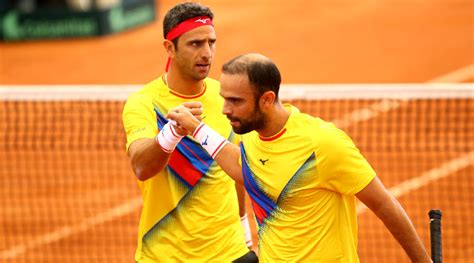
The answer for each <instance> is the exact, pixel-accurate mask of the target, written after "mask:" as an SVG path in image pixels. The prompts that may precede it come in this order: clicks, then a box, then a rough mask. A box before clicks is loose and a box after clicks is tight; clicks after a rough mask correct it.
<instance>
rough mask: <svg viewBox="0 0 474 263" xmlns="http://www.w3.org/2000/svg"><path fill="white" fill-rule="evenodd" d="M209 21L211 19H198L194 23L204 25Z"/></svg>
mask: <svg viewBox="0 0 474 263" xmlns="http://www.w3.org/2000/svg"><path fill="white" fill-rule="evenodd" d="M207 20H211V19H209V18H199V19H196V21H194V22H201V23H203V24H206V23H207Z"/></svg>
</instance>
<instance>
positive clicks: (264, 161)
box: [259, 159, 270, 165]
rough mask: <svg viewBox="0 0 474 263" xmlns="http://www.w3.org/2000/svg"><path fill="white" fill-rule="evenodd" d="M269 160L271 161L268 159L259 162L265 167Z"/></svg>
mask: <svg viewBox="0 0 474 263" xmlns="http://www.w3.org/2000/svg"><path fill="white" fill-rule="evenodd" d="M268 160H270V159H266V160H263V159H259V161H260V162H261V163H262V164H263V165H265V163H266V162H267V161H268Z"/></svg>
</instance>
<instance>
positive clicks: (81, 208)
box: [0, 0, 474, 262]
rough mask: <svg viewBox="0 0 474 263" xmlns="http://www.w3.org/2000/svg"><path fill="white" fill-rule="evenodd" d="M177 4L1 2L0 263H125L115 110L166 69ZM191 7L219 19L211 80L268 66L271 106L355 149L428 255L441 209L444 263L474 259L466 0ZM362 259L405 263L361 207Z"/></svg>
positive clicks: (133, 197) (223, 1)
mask: <svg viewBox="0 0 474 263" xmlns="http://www.w3.org/2000/svg"><path fill="white" fill-rule="evenodd" d="M179 2H181V1H154V0H62V1H61V0H50V1H47V0H42V1H41V0H17V1H9V0H6V1H5V0H3V1H1V2H0V18H1V20H0V36H1V38H2V41H1V42H0V261H1V262H58V261H60V262H131V261H133V254H134V250H135V246H136V236H137V229H138V220H139V213H140V208H141V198H140V194H139V191H138V188H137V186H136V181H135V177H134V175H133V173H132V171H131V168H130V165H129V161H128V158H127V156H126V154H125V146H124V144H125V136H124V132H123V128H122V122H121V111H122V107H123V103H124V101H125V99H126V97H127V95H128V94H129V93H130V92H131V91H133V90H136V89H138V88H140V87H141V85H143V84H145V83H147V82H149V81H151V80H153V79H155V78H157V77H159V76H160V75H161V74H162V73H163V72H164V68H165V64H166V60H167V56H166V54H165V52H164V48H163V46H162V40H163V32H162V18H163V16H164V14H165V13H166V12H167V10H169V9H170V8H171V7H172V6H174V5H175V4H177V3H179ZM199 2H201V3H203V4H204V5H207V6H209V7H211V9H212V10H213V12H214V13H215V19H214V24H215V28H216V32H217V37H218V40H217V52H216V57H215V61H214V63H213V66H212V70H211V74H210V76H211V77H213V78H219V72H220V67H221V66H222V64H223V63H224V62H225V61H227V60H229V59H230V58H232V57H234V56H236V55H240V54H242V53H247V52H259V53H262V54H264V55H266V56H268V57H270V58H272V59H273V60H274V61H275V62H276V64H277V65H278V66H279V68H280V70H281V73H282V78H283V83H284V85H283V88H282V89H283V90H282V94H283V95H284V96H282V98H283V99H284V100H285V101H288V102H291V103H293V104H295V105H296V106H298V107H300V109H301V110H302V111H304V112H307V113H309V114H312V115H314V116H320V117H322V118H324V119H326V120H329V121H334V122H335V123H336V124H337V125H338V126H339V127H341V128H343V129H344V130H345V131H346V132H347V133H348V134H349V135H350V136H351V137H352V138H353V140H354V141H355V143H356V144H357V145H358V146H359V148H360V149H361V152H362V153H363V154H364V155H365V156H366V157H367V159H368V160H369V162H370V163H371V164H372V165H373V166H374V168H375V170H376V171H377V173H378V174H379V176H380V177H381V179H382V181H383V182H384V184H385V185H386V186H387V187H388V188H389V189H390V190H391V191H392V193H394V195H396V196H397V197H398V198H399V200H400V201H401V203H402V205H403V206H404V207H405V208H406V209H407V212H408V214H409V215H410V217H411V218H412V219H413V222H414V224H415V226H416V228H417V230H418V232H419V233H420V235H421V237H422V238H423V241H424V242H425V245H426V246H427V248H428V250H429V221H428V216H427V213H428V211H429V209H431V208H440V209H442V210H443V248H444V251H443V253H444V256H445V261H446V262H473V261H474V238H473V237H474V230H472V229H473V227H474V225H473V224H472V223H470V220H469V216H470V214H469V212H470V211H471V210H472V209H473V208H474V178H473V176H474V115H473V112H474V101H473V99H474V86H473V82H474V1H473V0H417V1H407V0H360V1H350V0H315V1H302V0H294V1H282V0H272V1H269V0H261V1H250V0H241V1H228V0H220V1H217V0H214V1H199ZM249 209H250V207H249ZM254 237H255V236H254ZM255 243H256V242H255ZM255 248H256V247H255ZM359 254H360V258H361V262H409V260H408V258H407V257H406V256H405V255H404V253H403V250H402V249H401V247H400V246H399V245H398V244H397V243H396V242H395V241H394V240H393V238H391V236H390V234H389V233H388V231H387V230H385V229H384V227H383V225H382V224H381V223H380V222H379V221H378V220H377V219H376V218H375V216H374V215H373V214H372V213H371V212H370V211H366V209H364V207H363V206H360V207H359Z"/></svg>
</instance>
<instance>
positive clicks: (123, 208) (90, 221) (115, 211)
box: [0, 197, 142, 259]
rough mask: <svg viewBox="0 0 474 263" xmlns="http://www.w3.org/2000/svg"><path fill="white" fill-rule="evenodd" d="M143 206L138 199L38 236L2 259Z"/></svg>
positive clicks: (0, 256)
mask: <svg viewBox="0 0 474 263" xmlns="http://www.w3.org/2000/svg"><path fill="white" fill-rule="evenodd" d="M141 205H142V198H141V197H136V198H133V199H131V200H128V201H127V202H125V203H123V204H121V205H119V206H116V207H114V208H112V209H109V210H107V211H105V212H104V213H101V214H98V215H96V216H94V217H91V218H87V219H85V220H83V221H82V222H80V223H78V224H76V225H70V226H64V227H61V228H59V229H56V230H55V231H53V232H49V233H46V234H44V235H41V236H38V237H36V238H34V239H33V240H31V241H30V242H27V243H25V244H21V245H17V246H14V247H11V248H9V249H7V250H4V251H1V252H0V259H12V258H15V257H17V256H19V255H21V254H23V253H26V252H27V251H28V250H31V249H34V248H37V247H40V246H42V245H46V244H50V243H53V242H56V241H59V240H61V239H63V238H66V237H69V236H72V235H74V234H78V233H80V232H84V231H86V230H88V229H90V228H92V227H93V226H95V225H99V224H103V223H106V222H109V221H112V220H114V219H117V218H119V217H122V216H124V215H127V214H129V213H132V212H133V211H135V210H137V209H138V208H140V207H141Z"/></svg>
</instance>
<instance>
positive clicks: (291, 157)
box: [241, 105, 375, 262]
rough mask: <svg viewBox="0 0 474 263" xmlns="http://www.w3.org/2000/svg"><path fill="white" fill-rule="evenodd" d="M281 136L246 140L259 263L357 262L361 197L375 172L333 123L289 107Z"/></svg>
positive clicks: (247, 136) (246, 177)
mask: <svg viewBox="0 0 474 263" xmlns="http://www.w3.org/2000/svg"><path fill="white" fill-rule="evenodd" d="M285 108H286V109H287V110H288V111H290V116H289V119H288V121H287V123H286V124H285V126H284V127H283V129H282V130H281V131H280V132H278V133H277V134H276V135H274V136H272V137H270V138H265V137H260V136H259V135H258V133H257V132H255V131H253V132H250V133H248V134H245V135H243V136H242V138H241V139H242V142H241V153H242V155H241V156H242V157H241V163H242V171H243V176H244V183H245V187H246V190H247V193H248V194H249V196H250V199H251V202H252V207H253V210H254V214H255V218H256V221H257V223H258V227H259V229H258V238H259V258H260V261H261V262H358V261H359V260H358V256H357V214H356V209H355V204H356V198H355V194H356V193H358V192H359V191H360V190H362V189H363V188H364V187H365V186H367V185H368V184H369V183H370V182H371V181H372V179H373V178H374V177H375V172H374V170H373V169H372V168H371V166H370V165H369V164H368V162H367V161H366V160H365V158H364V157H363V156H362V155H361V153H360V152H359V150H358V149H357V148H356V146H355V145H354V144H353V142H352V140H351V139H350V138H349V137H348V136H347V135H346V134H345V133H344V132H343V131H341V130H340V129H338V128H336V127H335V126H334V125H333V124H332V123H329V122H325V121H323V120H321V119H319V118H314V117H311V116H309V115H307V114H303V113H300V112H299V111H298V109H297V108H295V107H293V106H290V105H285Z"/></svg>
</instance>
